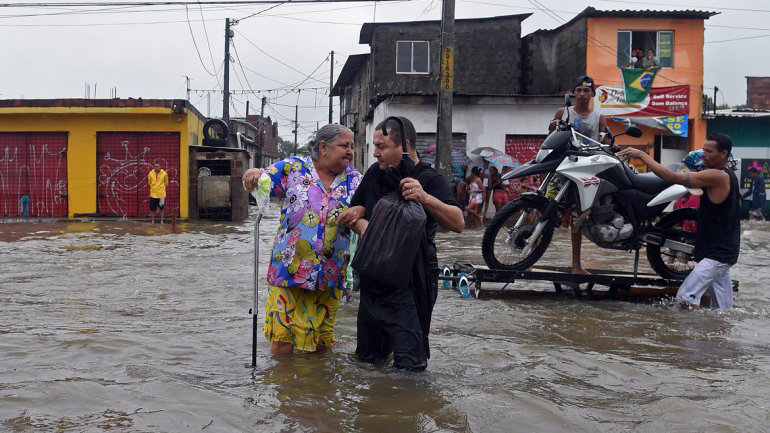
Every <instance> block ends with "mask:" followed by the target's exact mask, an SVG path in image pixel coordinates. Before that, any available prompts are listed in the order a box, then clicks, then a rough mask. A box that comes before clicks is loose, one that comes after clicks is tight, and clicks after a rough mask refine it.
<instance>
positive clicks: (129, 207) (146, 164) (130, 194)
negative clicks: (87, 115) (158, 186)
mask: <svg viewBox="0 0 770 433" xmlns="http://www.w3.org/2000/svg"><path fill="white" fill-rule="evenodd" d="M155 162H158V163H160V167H161V168H162V169H163V170H165V171H166V173H168V180H169V184H168V187H167V188H166V215H168V216H170V215H171V214H172V212H173V213H176V215H177V216H178V215H179V133H178V132H100V133H98V134H97V137H96V176H97V188H96V194H97V209H96V210H97V212H98V213H101V214H113V215H115V216H118V217H127V218H137V217H146V216H149V215H150V207H149V206H150V205H149V199H150V187H149V185H148V183H147V175H148V174H149V173H150V170H152V168H153V164H154V163H155Z"/></svg>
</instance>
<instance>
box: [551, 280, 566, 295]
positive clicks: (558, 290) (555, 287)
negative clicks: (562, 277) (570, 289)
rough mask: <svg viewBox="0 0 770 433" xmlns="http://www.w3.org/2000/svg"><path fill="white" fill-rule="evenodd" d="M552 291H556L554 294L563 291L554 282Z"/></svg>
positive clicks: (559, 285)
mask: <svg viewBox="0 0 770 433" xmlns="http://www.w3.org/2000/svg"><path fill="white" fill-rule="evenodd" d="M553 289H554V290H556V293H561V292H562V290H564V289H562V287H561V284H559V283H557V282H556V281H554V282H553Z"/></svg>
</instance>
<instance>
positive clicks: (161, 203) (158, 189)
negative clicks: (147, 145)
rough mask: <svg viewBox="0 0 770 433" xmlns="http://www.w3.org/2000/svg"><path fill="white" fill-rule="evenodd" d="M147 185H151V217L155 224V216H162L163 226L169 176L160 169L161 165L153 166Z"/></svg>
mask: <svg viewBox="0 0 770 433" xmlns="http://www.w3.org/2000/svg"><path fill="white" fill-rule="evenodd" d="M147 184H148V185H150V215H151V216H152V223H153V224H155V216H156V215H158V214H160V223H161V224H163V208H165V204H166V187H167V186H168V174H167V173H166V172H165V170H162V169H161V168H160V164H159V163H157V162H156V163H155V164H154V165H153V169H152V170H151V171H150V174H148V175H147Z"/></svg>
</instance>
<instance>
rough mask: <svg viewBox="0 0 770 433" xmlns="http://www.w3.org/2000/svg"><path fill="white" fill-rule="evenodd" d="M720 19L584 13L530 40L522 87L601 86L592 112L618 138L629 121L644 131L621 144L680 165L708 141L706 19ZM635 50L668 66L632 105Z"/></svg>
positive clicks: (690, 14) (589, 10) (646, 12)
mask: <svg viewBox="0 0 770 433" xmlns="http://www.w3.org/2000/svg"><path fill="white" fill-rule="evenodd" d="M716 14H717V13H716V12H703V11H690V10H688V11H652V10H643V11H631V10H622V11H614V10H613V11H605V10H597V9H594V8H592V7H589V8H586V9H585V10H583V12H581V13H580V14H578V15H577V16H576V17H575V18H573V19H572V20H570V21H569V22H567V23H565V24H564V25H562V26H560V27H558V28H556V29H553V30H540V31H537V32H534V33H532V34H530V35H527V36H526V37H525V38H524V46H525V54H524V60H525V62H526V65H527V66H526V67H527V69H526V74H525V82H524V89H525V91H526V92H528V93H545V92H548V93H563V92H568V91H571V88H570V87H571V86H572V85H573V83H574V80H575V78H576V77H578V76H580V75H588V76H591V77H592V78H593V79H594V80H595V82H596V84H597V86H598V88H597V95H596V98H595V100H594V108H595V109H599V110H600V112H601V113H602V114H604V115H605V117H607V118H608V124H609V125H610V129H611V130H612V132H613V134H617V133H620V132H622V130H623V129H625V127H626V125H627V124H629V123H633V124H635V125H636V126H639V127H640V128H641V129H642V131H643V133H644V134H643V135H642V137H640V138H632V137H627V136H624V137H619V138H618V143H619V144H622V145H633V146H637V147H640V148H642V149H644V150H646V151H648V152H650V153H651V154H653V156H654V157H655V158H656V159H657V160H659V161H661V162H663V163H669V162H674V161H679V160H681V157H682V156H684V155H685V154H686V153H687V152H688V151H689V150H692V149H694V148H699V147H700V146H701V145H702V143H703V142H704V141H705V139H706V133H707V119H706V118H704V116H703V113H702V111H703V110H702V106H703V103H702V99H703V93H704V87H703V86H704V85H703V41H704V21H705V20H707V19H709V18H710V17H712V16H714V15H716ZM637 48H638V49H641V50H643V51H644V52H645V53H646V52H647V50H649V49H652V50H654V51H655V54H656V57H658V59H659V63H660V65H661V67H662V68H661V69H660V70H659V72H658V74H657V76H656V78H655V80H654V82H653V85H652V90H651V91H650V94H649V96H648V97H647V98H645V100H643V101H640V102H638V103H629V102H627V101H626V100H625V91H624V88H623V87H624V85H623V78H622V72H621V70H622V68H623V67H625V66H627V65H628V64H629V63H630V58H631V56H632V52H633V50H635V49H637Z"/></svg>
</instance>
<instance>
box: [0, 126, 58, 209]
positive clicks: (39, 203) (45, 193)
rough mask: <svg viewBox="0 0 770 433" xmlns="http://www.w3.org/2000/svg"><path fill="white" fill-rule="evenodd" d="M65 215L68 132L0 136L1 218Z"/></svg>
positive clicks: (2, 134)
mask: <svg viewBox="0 0 770 433" xmlns="http://www.w3.org/2000/svg"><path fill="white" fill-rule="evenodd" d="M24 207H28V208H29V215H30V216H32V217H66V216H67V210H68V208H67V133H66V132H20V133H9V132H3V133H0V216H3V217H20V216H22V215H23V209H24Z"/></svg>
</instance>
